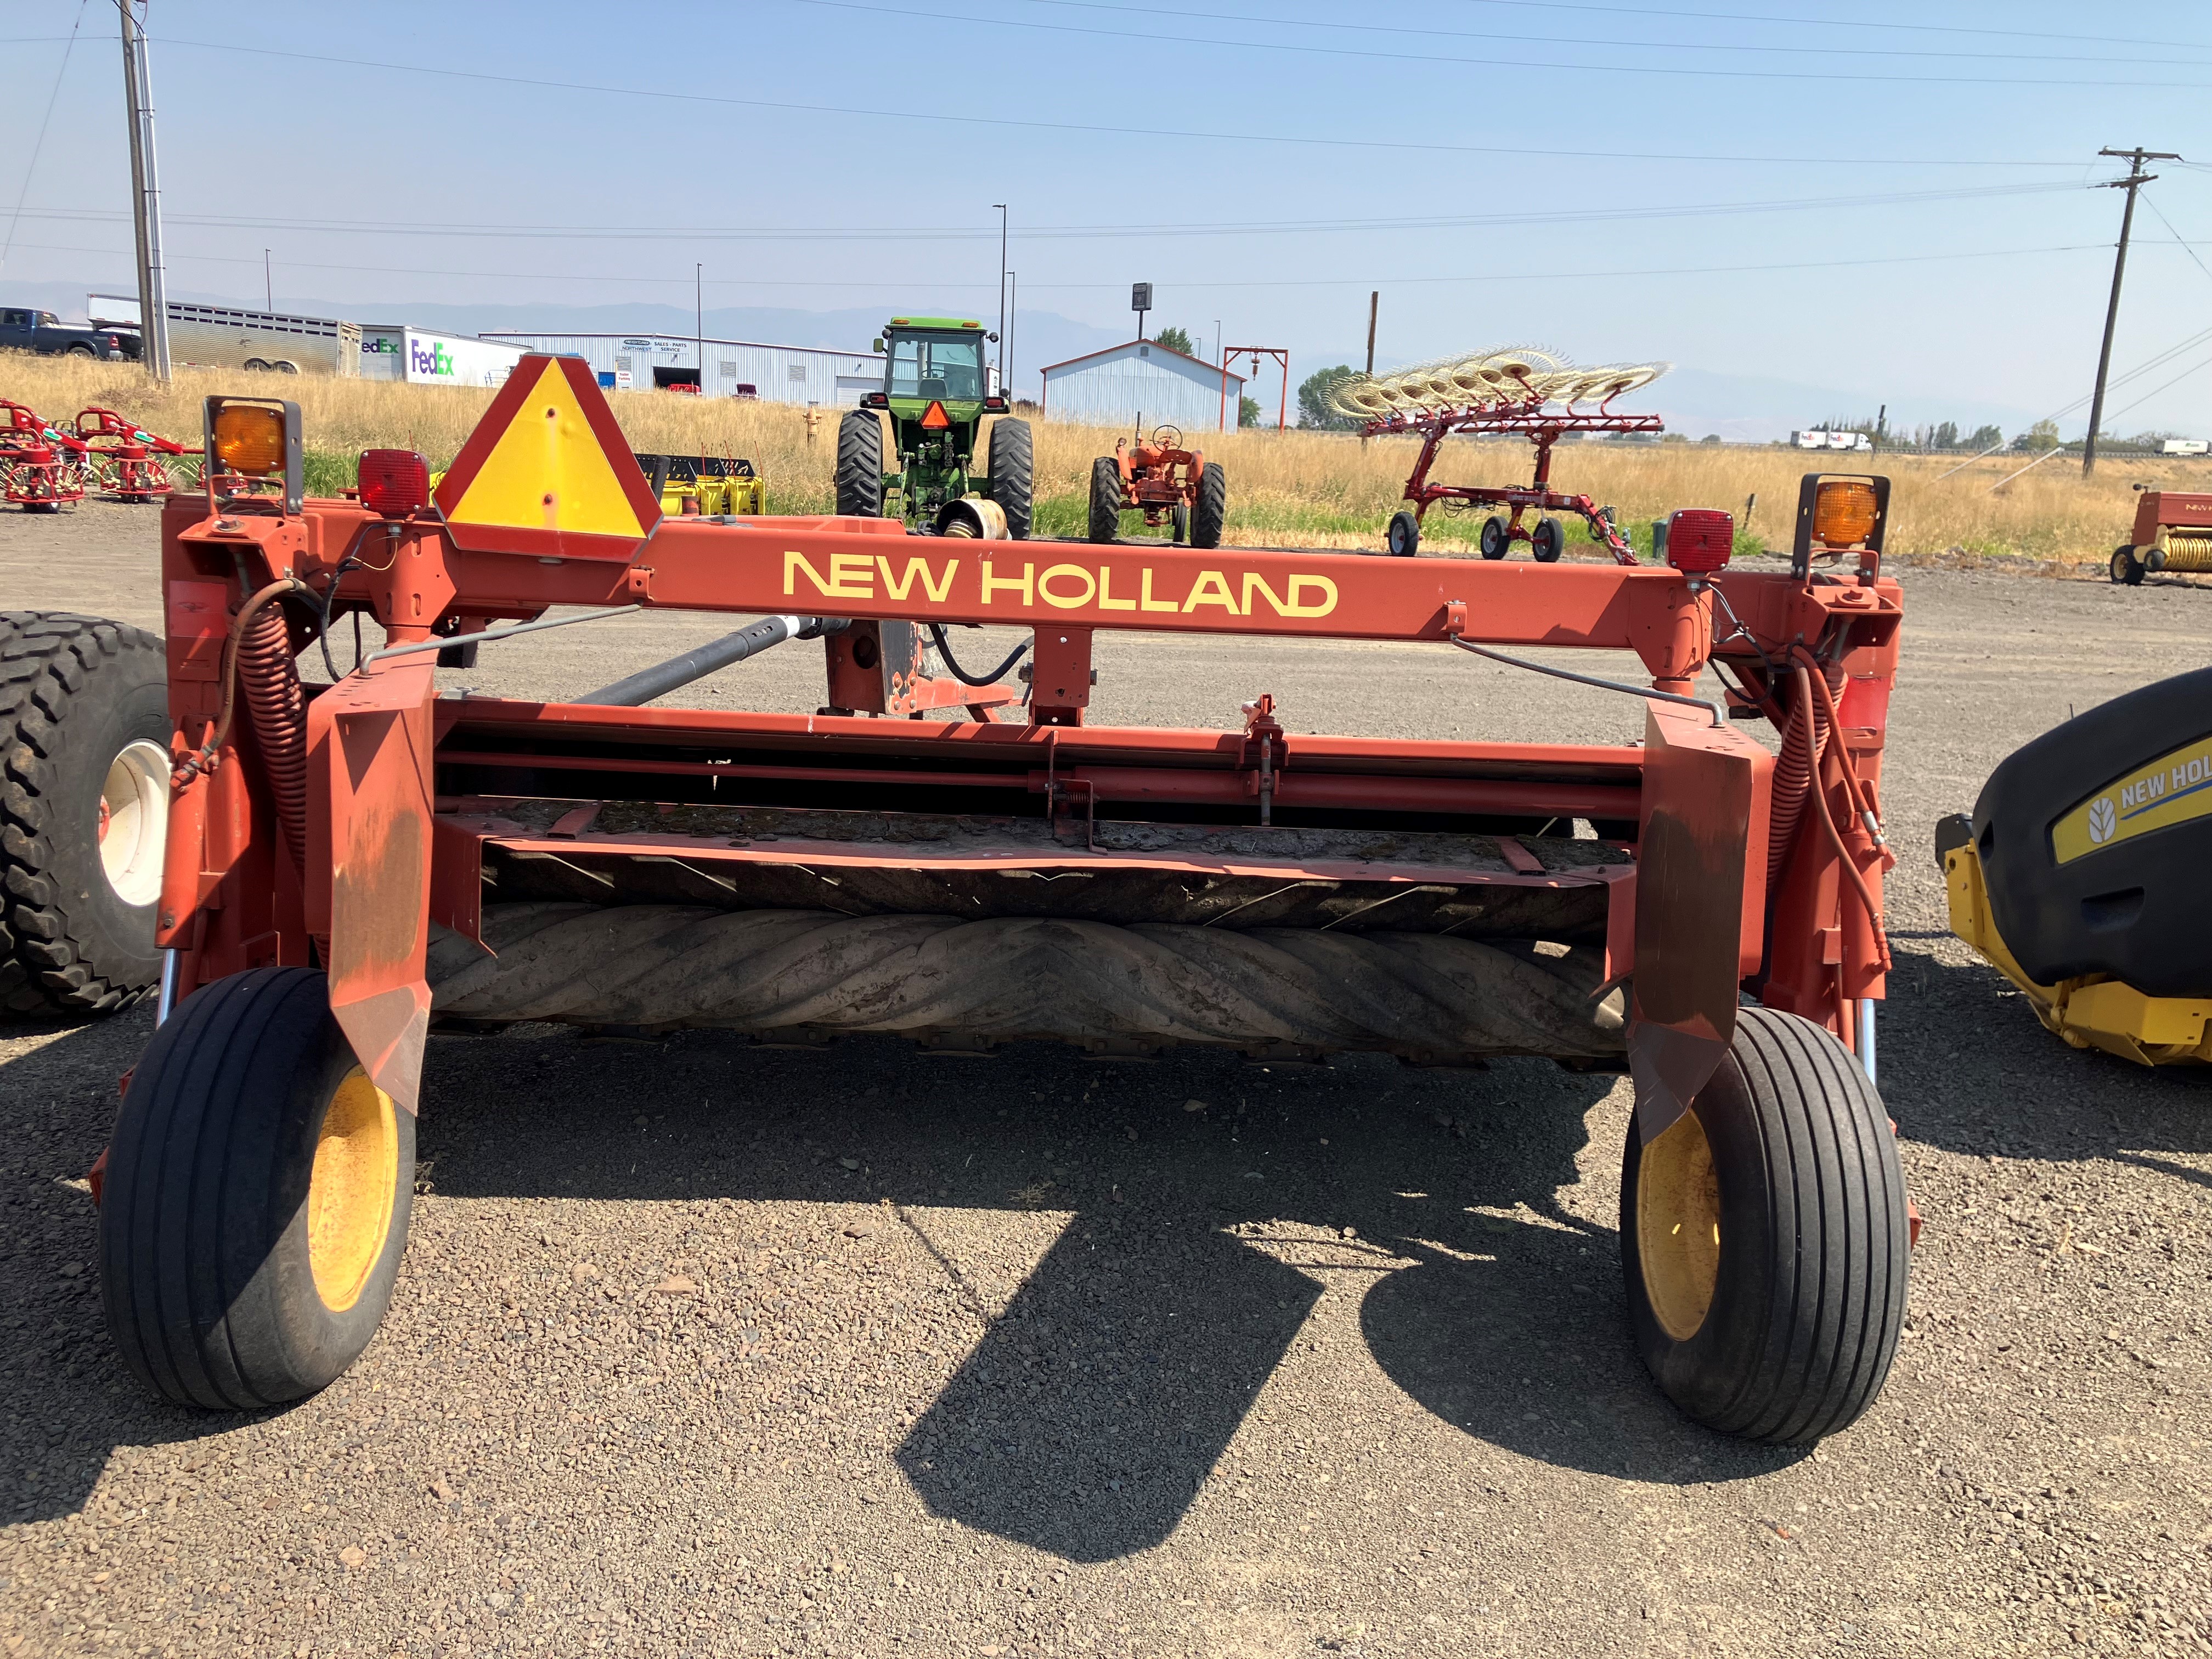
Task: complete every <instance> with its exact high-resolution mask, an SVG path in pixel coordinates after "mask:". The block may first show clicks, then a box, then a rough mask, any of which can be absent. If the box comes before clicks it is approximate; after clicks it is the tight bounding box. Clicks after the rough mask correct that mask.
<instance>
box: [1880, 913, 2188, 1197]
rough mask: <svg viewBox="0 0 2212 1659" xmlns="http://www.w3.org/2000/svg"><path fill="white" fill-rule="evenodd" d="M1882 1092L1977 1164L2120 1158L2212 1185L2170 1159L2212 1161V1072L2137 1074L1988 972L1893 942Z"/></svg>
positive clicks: (1935, 1142) (1916, 1130)
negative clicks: (2066, 1034)
mask: <svg viewBox="0 0 2212 1659" xmlns="http://www.w3.org/2000/svg"><path fill="white" fill-rule="evenodd" d="M1893 937H1894V938H1895V939H1897V969H1896V971H1895V972H1894V973H1893V974H1892V975H1891V976H1890V981H1889V1000H1888V1002H1887V1004H1886V1005H1885V1006H1884V1008H1883V1011H1882V1034H1881V1035H1882V1047H1881V1091H1882V1101H1883V1103H1884V1104H1886V1105H1887V1107H1888V1108H1889V1111H1890V1115H1891V1116H1893V1117H1894V1118H1895V1119H1896V1120H1897V1130H1898V1134H1899V1137H1900V1138H1901V1139H1905V1140H1908V1141H1918V1142H1920V1143H1922V1144H1923V1145H1925V1146H1936V1147H1939V1148H1941V1149H1942V1150H1943V1151H1945V1152H1960V1153H1965V1154H1966V1155H1968V1156H1971V1157H1975V1158H1982V1157H1997V1158H2034V1159H2041V1160H2045V1161H2049V1162H2051V1163H2061V1164H2063V1163H2077V1162H2081V1161H2083V1160H2087V1159H2091V1158H2114V1159H2118V1160H2119V1161H2122V1162H2124V1163H2132V1164H2141V1165H2142V1166H2143V1167H2145V1168H2148V1169H2154V1170H2159V1171H2160V1172H2161V1173H2163V1174H2167V1175H2172V1176H2175V1177H2176V1178H2177V1179H2179V1180H2184V1181H2189V1182H2197V1183H2199V1184H2204V1183H2206V1182H2207V1177H2206V1176H2204V1175H2203V1173H2202V1172H2201V1171H2198V1170H2194V1169H2191V1168H2190V1167H2189V1166H2188V1165H2187V1164H2181V1163H2177V1162H2175V1161H2173V1160H2171V1159H2163V1160H2162V1159H2160V1158H2159V1157H2158V1156H2157V1154H2159V1153H2160V1152H2184V1153H2192V1154H2203V1153H2205V1152H2212V1068H2207V1067H2203V1066H2136V1065H2132V1064H2130V1062H2128V1061H2126V1060H2121V1059H2118V1058H2117V1057H2116V1056H2114V1055H2112V1054H2100V1053H2096V1052H2094V1051H2090V1050H2083V1049H2076V1048H2069V1047H2068V1046H2067V1045H2066V1044H2065V1042H2063V1041H2062V1040H2061V1039H2060V1038H2059V1037H2057V1036H2056V1035H2054V1034H2053V1033H2051V1032H2050V1031H2047V1030H2045V1029H2044V1028H2043V1025H2042V1024H2041V1023H2040V1022H2039V1021H2038V1020H2037V1018H2036V1017H2035V1013H2034V1011H2033V1009H2032V1008H2030V1007H2029V1006H2028V1004H2027V999H2026V998H2025V997H2023V996H2021V994H2020V993H2019V992H2017V991H2015V989H2014V988H2013V987H2012V986H2011V985H2010V984H2009V983H2008V981H2006V979H2005V977H2004V975H2002V974H2000V973H1999V972H1998V971H1997V970H1996V969H1994V968H1991V967H1990V966H1989V965H1987V964H1986V963H1981V962H1972V963H1960V964H1953V963H1945V962H1942V961H1941V960H1940V959H1938V958H1937V957H1936V956H1935V955H1933V954H1932V953H1931V952H1929V950H1928V949H1927V947H1926V945H1924V944H1923V943H1922V942H1921V939H1924V938H1929V937H1934V938H1943V939H1948V937H1949V935H1948V934H1938V935H1922V936H1917V937H1916V936H1914V935H1911V934H1903V935H1894V936H1893Z"/></svg>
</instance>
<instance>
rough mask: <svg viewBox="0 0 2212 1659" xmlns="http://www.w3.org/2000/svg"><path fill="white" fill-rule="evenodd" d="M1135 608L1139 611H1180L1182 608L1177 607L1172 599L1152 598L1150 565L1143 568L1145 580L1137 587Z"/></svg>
mask: <svg viewBox="0 0 2212 1659" xmlns="http://www.w3.org/2000/svg"><path fill="white" fill-rule="evenodd" d="M1137 599H1138V607H1137V608H1138V609H1139V610H1140V611H1180V610H1182V606H1181V605H1177V604H1176V602H1175V601H1174V600H1173V599H1154V598H1153V597H1152V566H1150V565H1146V567H1145V579H1144V580H1142V581H1141V582H1139V584H1138V585H1137Z"/></svg>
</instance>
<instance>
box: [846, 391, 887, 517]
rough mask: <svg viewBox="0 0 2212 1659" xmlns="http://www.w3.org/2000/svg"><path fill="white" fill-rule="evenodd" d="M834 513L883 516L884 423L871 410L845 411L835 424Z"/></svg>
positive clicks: (847, 515) (851, 515)
mask: <svg viewBox="0 0 2212 1659" xmlns="http://www.w3.org/2000/svg"><path fill="white" fill-rule="evenodd" d="M837 514H838V516H839V517H840V518H845V519H880V518H881V517H883V515H884V423H883V422H881V421H879V420H878V419H877V418H876V413H875V411H874V410H872V409H848V410H846V411H845V417H844V419H842V420H841V421H839V422H837Z"/></svg>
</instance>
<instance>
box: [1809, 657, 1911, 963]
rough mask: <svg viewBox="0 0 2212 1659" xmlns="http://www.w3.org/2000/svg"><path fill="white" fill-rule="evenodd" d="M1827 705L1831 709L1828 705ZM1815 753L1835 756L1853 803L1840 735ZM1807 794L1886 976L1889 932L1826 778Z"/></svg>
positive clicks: (1811, 676)
mask: <svg viewBox="0 0 2212 1659" xmlns="http://www.w3.org/2000/svg"><path fill="white" fill-rule="evenodd" d="M1799 655H1800V657H1801V658H1802V659H1803V660H1801V661H1800V662H1799V663H1798V664H1797V697H1798V701H1799V702H1805V703H1809V702H1810V701H1811V699H1812V696H1813V686H1812V682H1813V681H1814V679H1815V678H1819V677H1818V676H1816V675H1814V673H1813V672H1812V671H1811V670H1810V669H1808V668H1807V667H1806V665H1805V664H1806V662H1808V661H1810V660H1811V659H1810V657H1809V656H1808V655H1807V654H1806V653H1802V652H1801V653H1799ZM1822 689H1823V690H1826V687H1825V686H1823V687H1822ZM1830 706H1831V707H1832V704H1831V705H1830ZM1839 730H1840V729H1839V728H1838V727H1835V726H1830V727H1829V728H1828V732H1827V733H1824V736H1826V735H1833V734H1838V733H1839ZM1819 750H1820V751H1821V752H1822V757H1825V753H1826V752H1832V753H1833V754H1834V755H1835V757H1836V764H1837V768H1838V770H1839V771H1841V773H1842V774H1843V780H1844V796H1845V798H1846V799H1854V800H1855V799H1857V791H1856V789H1855V788H1854V785H1855V784H1856V782H1857V780H1856V779H1854V778H1853V777H1852V775H1851V768H1850V762H1849V761H1847V760H1845V759H1844V753H1843V744H1842V742H1841V740H1840V736H1839V735H1838V740H1837V741H1835V742H1832V743H1823V744H1820V745H1819ZM1818 765H1819V761H1818V759H1816V761H1815V766H1816V769H1817V767H1818ZM1807 793H1808V794H1809V795H1810V796H1811V798H1812V802H1813V812H1814V816H1815V817H1818V818H1819V819H1820V827H1821V829H1825V830H1826V831H1827V834H1828V844H1829V845H1830V846H1831V847H1832V848H1835V850H1836V862H1837V863H1838V865H1840V866H1842V867H1843V872H1844V875H1845V876H1847V877H1849V878H1850V884H1851V890H1852V891H1853V892H1854V893H1856V894H1857V895H1858V901H1859V902H1860V903H1861V904H1862V905H1863V906H1864V907H1865V908H1866V914H1867V920H1868V921H1869V922H1870V923H1872V924H1873V926H1874V942H1875V949H1876V950H1878V951H1881V970H1882V972H1884V973H1885V974H1886V973H1887V972H1889V971H1890V968H1891V966H1892V963H1891V957H1890V954H1889V932H1888V929H1887V928H1886V927H1884V926H1883V925H1882V919H1881V905H1879V904H1877V903H1876V902H1875V896H1874V893H1873V891H1872V890H1870V889H1869V887H1868V886H1867V884H1866V877H1865V876H1864V874H1863V873H1862V872H1860V869H1859V865H1858V860H1857V859H1855V858H1853V857H1852V856H1851V849H1850V848H1849V847H1847V846H1845V845H1844V836H1843V831H1841V830H1840V829H1837V828H1836V815H1835V814H1834V813H1833V812H1832V811H1829V810H1828V791H1827V787H1826V779H1825V778H1823V777H1821V776H1820V775H1817V772H1816V775H1815V776H1814V780H1813V787H1812V788H1811V789H1809V790H1808V792H1807ZM1869 816H1871V815H1869Z"/></svg>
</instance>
